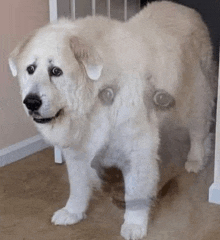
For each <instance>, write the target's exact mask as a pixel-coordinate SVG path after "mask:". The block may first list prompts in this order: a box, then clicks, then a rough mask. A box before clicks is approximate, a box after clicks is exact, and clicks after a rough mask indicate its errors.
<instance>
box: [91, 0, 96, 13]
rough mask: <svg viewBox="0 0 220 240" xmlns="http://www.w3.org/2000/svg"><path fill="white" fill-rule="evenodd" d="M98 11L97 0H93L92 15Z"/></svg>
mask: <svg viewBox="0 0 220 240" xmlns="http://www.w3.org/2000/svg"><path fill="white" fill-rule="evenodd" d="M95 12H96V0H92V16H95Z"/></svg>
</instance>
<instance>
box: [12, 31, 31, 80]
mask: <svg viewBox="0 0 220 240" xmlns="http://www.w3.org/2000/svg"><path fill="white" fill-rule="evenodd" d="M33 35H34V32H33V33H31V34H30V35H28V36H26V37H25V38H24V39H23V41H21V42H20V43H19V44H18V45H17V46H16V48H15V49H14V50H13V51H12V52H11V54H10V55H9V59H8V63H9V67H10V70H11V73H12V75H13V77H16V76H17V74H18V69H17V60H18V56H19V54H20V53H21V52H22V51H23V49H24V48H25V46H26V45H27V44H28V42H29V41H30V40H31V39H32V37H33Z"/></svg>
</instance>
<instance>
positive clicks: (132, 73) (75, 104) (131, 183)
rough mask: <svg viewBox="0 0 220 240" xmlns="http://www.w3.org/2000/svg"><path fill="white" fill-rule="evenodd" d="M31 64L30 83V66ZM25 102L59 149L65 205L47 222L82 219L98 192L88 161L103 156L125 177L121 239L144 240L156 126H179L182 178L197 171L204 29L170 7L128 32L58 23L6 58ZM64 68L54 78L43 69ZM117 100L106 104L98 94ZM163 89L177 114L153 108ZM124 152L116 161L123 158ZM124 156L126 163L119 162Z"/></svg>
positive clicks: (126, 27) (152, 7)
mask: <svg viewBox="0 0 220 240" xmlns="http://www.w3.org/2000/svg"><path fill="white" fill-rule="evenodd" d="M33 63H35V64H36V66H37V67H36V70H35V72H34V74H32V75H30V74H28V73H27V71H26V69H27V66H29V65H30V64H33ZM9 64H10V67H11V70H12V73H13V75H14V76H18V79H19V83H20V86H21V93H22V99H24V98H25V97H26V96H27V95H28V94H30V93H32V94H37V95H39V96H40V98H41V100H42V106H41V107H40V109H39V115H40V117H41V118H49V117H54V116H55V115H56V113H57V112H58V111H59V110H60V109H62V114H61V115H60V116H58V117H57V118H55V119H53V120H52V121H50V122H49V123H45V124H39V123H36V126H37V128H38V129H39V131H40V132H41V133H42V134H43V136H44V137H45V139H46V140H47V141H48V142H50V143H51V144H53V145H58V146H59V147H61V148H62V149H63V154H64V157H65V160H66V164H67V169H68V174H69V182H70V196H69V199H68V201H67V204H66V206H65V207H64V208H62V209H61V210H58V211H57V212H55V214H54V216H53V217H52V222H53V223H54V224H57V225H68V224H74V223H77V222H79V221H80V220H82V219H83V218H84V217H85V212H86V210H87V207H88V202H89V199H90V195H91V190H92V187H93V186H94V185H95V186H98V185H99V184H100V181H99V178H98V177H97V174H96V171H95V169H93V168H91V163H92V160H93V159H94V158H95V156H96V155H97V154H98V153H99V152H100V151H102V150H103V149H105V148H106V149H108V150H107V159H103V162H102V163H101V165H105V166H116V167H119V168H120V169H121V170H122V172H123V175H124V181H125V201H126V211H125V215H124V224H123V225H122V227H121V235H122V236H123V237H124V238H125V239H126V240H129V239H131V240H136V239H141V238H142V237H143V236H145V235H146V234H147V224H148V213H149V209H150V199H151V198H153V197H155V196H156V193H157V184H158V181H159V170H158V155H157V151H158V146H159V142H160V141H159V127H160V125H161V124H162V123H164V121H169V120H170V119H172V121H174V122H175V121H176V122H177V123H178V124H181V125H183V126H185V127H186V128H187V129H188V130H189V134H190V140H191V149H190V152H189V155H188V159H187V162H186V169H187V170H188V171H193V172H198V171H199V170H200V169H201V168H202V167H203V166H204V164H205V163H204V160H203V159H204V149H203V143H204V141H205V139H206V137H207V135H208V131H209V122H210V119H211V109H212V106H213V99H214V97H215V91H214V88H213V83H214V80H213V79H214V78H213V73H212V64H213V63H212V47H211V44H210V39H209V34H208V31H207V28H206V26H205V24H204V23H203V21H202V20H201V17H200V16H199V14H198V13H196V12H195V11H194V10H192V9H189V8H186V7H183V6H181V5H178V4H174V3H171V2H166V1H164V2H155V3H152V4H149V5H148V6H147V7H146V8H145V9H144V10H142V11H141V12H140V13H139V14H137V15H136V16H135V17H133V18H132V19H131V20H129V21H128V22H126V23H122V22H118V21H114V20H109V19H107V18H104V17H87V18H85V19H79V20H76V21H74V22H72V21H69V20H65V19H63V20H60V21H59V22H58V23H55V24H49V25H47V26H45V27H43V28H41V29H39V30H37V31H36V32H35V33H34V34H33V35H30V36H28V37H27V38H26V39H25V40H24V41H23V42H22V43H21V44H20V45H19V46H18V47H17V48H16V49H15V50H14V51H13V52H12V54H11V57H10V59H9ZM51 65H53V66H57V67H59V68H60V69H62V71H63V74H62V75H61V76H59V77H53V76H52V77H51V76H49V74H48V68H50V66H51ZM106 87H111V88H112V89H113V91H114V94H115V98H114V101H113V103H112V104H110V105H105V104H103V102H102V101H101V100H100V98H99V97H98V96H99V93H100V91H101V90H102V89H104V88H106ZM156 90H164V91H166V92H168V93H169V94H170V95H171V96H172V97H173V98H174V99H175V106H174V107H172V108H171V109H168V110H161V109H158V108H157V107H156V106H155V104H154V102H153V96H154V93H155V91H156ZM121 153H122V155H121ZM121 156H123V157H121Z"/></svg>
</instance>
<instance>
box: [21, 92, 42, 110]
mask: <svg viewBox="0 0 220 240" xmlns="http://www.w3.org/2000/svg"><path fill="white" fill-rule="evenodd" d="M23 103H24V104H25V105H26V107H27V109H28V110H31V111H36V110H38V109H39V108H40V106H41V105H42V101H41V99H40V97H39V96H38V95H37V94H28V95H27V96H26V98H25V99H24V101H23Z"/></svg>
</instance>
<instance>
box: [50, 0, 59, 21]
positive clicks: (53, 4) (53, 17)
mask: <svg viewBox="0 0 220 240" xmlns="http://www.w3.org/2000/svg"><path fill="white" fill-rule="evenodd" d="M49 9H50V22H54V21H57V17H58V16H57V0H49Z"/></svg>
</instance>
